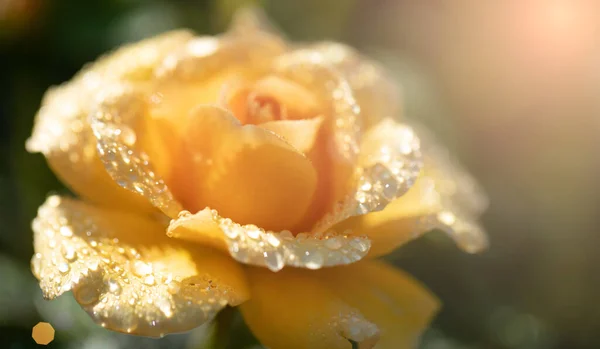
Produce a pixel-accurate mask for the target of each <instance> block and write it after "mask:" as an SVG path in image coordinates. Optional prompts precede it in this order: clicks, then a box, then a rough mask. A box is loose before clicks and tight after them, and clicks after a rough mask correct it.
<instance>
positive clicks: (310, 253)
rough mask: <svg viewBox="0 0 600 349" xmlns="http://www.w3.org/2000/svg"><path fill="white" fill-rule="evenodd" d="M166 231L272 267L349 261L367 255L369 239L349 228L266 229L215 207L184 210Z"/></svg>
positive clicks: (339, 263)
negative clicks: (308, 231)
mask: <svg viewBox="0 0 600 349" xmlns="http://www.w3.org/2000/svg"><path fill="white" fill-rule="evenodd" d="M167 235H169V236H171V237H175V238H180V239H185V240H190V241H196V242H199V243H202V244H208V245H211V246H214V247H217V248H221V249H228V250H229V253H230V254H231V256H232V257H233V258H235V259H236V260H237V261H239V262H242V263H246V264H252V265H259V266H265V267H267V268H269V269H271V270H273V271H278V270H281V269H282V268H283V267H284V266H286V265H288V266H294V267H301V268H307V269H319V268H322V267H327V266H334V265H343V264H350V263H353V262H356V261H358V260H360V259H361V258H363V257H365V256H366V255H367V252H368V251H369V248H370V246H371V244H370V241H369V239H367V238H365V237H361V236H352V237H350V236H349V234H348V232H343V233H337V232H334V231H329V232H328V233H327V234H304V233H301V234H298V235H296V236H293V235H292V233H291V232H289V231H286V230H284V231H281V232H273V231H265V230H264V229H261V228H259V227H257V226H255V225H251V224H248V225H241V224H238V223H235V222H233V221H232V220H231V219H229V218H223V217H221V216H219V214H218V213H217V211H216V210H210V209H208V208H207V209H204V210H202V211H200V212H198V213H196V214H191V213H185V212H182V214H181V215H180V216H179V218H178V219H176V220H172V221H171V224H170V225H169V228H168V230H167Z"/></svg>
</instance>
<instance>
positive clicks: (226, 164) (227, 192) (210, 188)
mask: <svg viewBox="0 0 600 349" xmlns="http://www.w3.org/2000/svg"><path fill="white" fill-rule="evenodd" d="M187 130H188V132H187V133H186V135H185V138H184V141H185V142H186V144H187V146H188V148H187V150H188V152H189V154H188V156H189V158H188V159H187V160H184V161H186V162H187V163H190V164H193V166H194V168H193V169H192V170H193V171H194V176H193V178H194V180H193V182H194V183H193V184H194V185H195V187H196V188H195V191H191V192H190V193H189V194H191V195H193V199H194V200H188V201H187V202H188V203H189V204H190V207H191V210H192V211H198V210H200V209H202V208H204V207H211V208H213V209H216V210H218V211H219V213H220V214H222V215H223V216H226V217H228V218H231V219H233V220H235V221H237V222H240V223H243V224H256V225H258V226H261V227H264V228H265V229H270V230H283V229H291V228H292V227H294V226H295V225H296V224H297V223H298V222H299V221H300V220H301V219H302V218H303V217H304V214H305V213H306V211H307V209H308V207H309V205H310V204H311V201H312V199H313V196H314V193H315V189H316V181H317V174H316V171H315V168H314V167H313V165H312V163H311V162H310V160H309V159H308V158H307V157H306V156H305V155H304V154H302V153H300V152H299V151H298V150H296V149H294V148H293V147H292V146H291V145H290V144H289V143H287V142H286V141H285V140H283V139H282V138H281V137H279V136H277V135H275V134H274V133H273V132H270V131H268V130H265V129H263V128H260V127H258V126H255V125H244V126H242V125H240V124H239V122H238V121H237V119H235V117H234V116H233V115H232V114H230V113H229V112H228V111H226V110H224V109H221V108H218V107H213V106H201V107H198V108H196V109H195V110H194V112H192V113H191V114H190V115H189V118H188V123H187Z"/></svg>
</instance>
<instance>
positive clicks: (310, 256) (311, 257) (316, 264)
mask: <svg viewBox="0 0 600 349" xmlns="http://www.w3.org/2000/svg"><path fill="white" fill-rule="evenodd" d="M301 261H302V263H303V264H304V266H306V267H307V268H308V269H319V268H321V267H322V266H323V255H322V254H321V253H319V252H317V251H306V252H304V254H303V255H302V256H301Z"/></svg>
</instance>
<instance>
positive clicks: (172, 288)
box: [167, 280, 181, 294]
mask: <svg viewBox="0 0 600 349" xmlns="http://www.w3.org/2000/svg"><path fill="white" fill-rule="evenodd" d="M180 289H181V284H180V283H179V282H178V281H175V280H173V281H171V282H169V284H168V285H167V291H168V292H169V293H170V294H176V293H177V292H179V290H180Z"/></svg>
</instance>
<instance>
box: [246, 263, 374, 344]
mask: <svg viewBox="0 0 600 349" xmlns="http://www.w3.org/2000/svg"><path fill="white" fill-rule="evenodd" d="M319 272H320V271H319ZM319 272H316V271H305V270H301V269H286V270H284V271H281V272H279V273H277V274H274V273H272V272H270V271H268V270H265V269H260V268H251V269H249V270H248V275H249V281H250V285H251V288H250V290H251V295H252V298H251V299H250V300H249V301H247V302H245V303H243V304H242V305H241V306H240V309H241V311H242V314H243V315H244V319H245V320H246V323H247V324H248V326H249V327H250V329H251V330H252V332H253V333H254V334H255V335H256V336H257V337H258V339H259V340H260V341H261V342H262V343H263V344H265V345H266V346H267V347H269V348H271V349H351V347H352V345H351V343H350V340H353V341H354V342H358V343H359V348H361V349H366V348H373V346H374V345H375V343H376V342H377V338H378V329H377V326H375V325H374V324H373V323H371V322H369V321H368V320H366V319H365V318H364V317H363V316H362V315H361V313H360V312H359V311H357V310H356V309H354V308H353V307H351V306H349V305H348V304H347V303H345V302H344V301H343V300H342V299H341V298H340V297H339V296H338V295H337V294H336V293H335V292H333V291H332V290H331V289H329V288H328V287H327V285H326V283H325V282H324V281H323V280H320V279H319V278H317V277H316V275H315V274H316V273H319Z"/></svg>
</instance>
